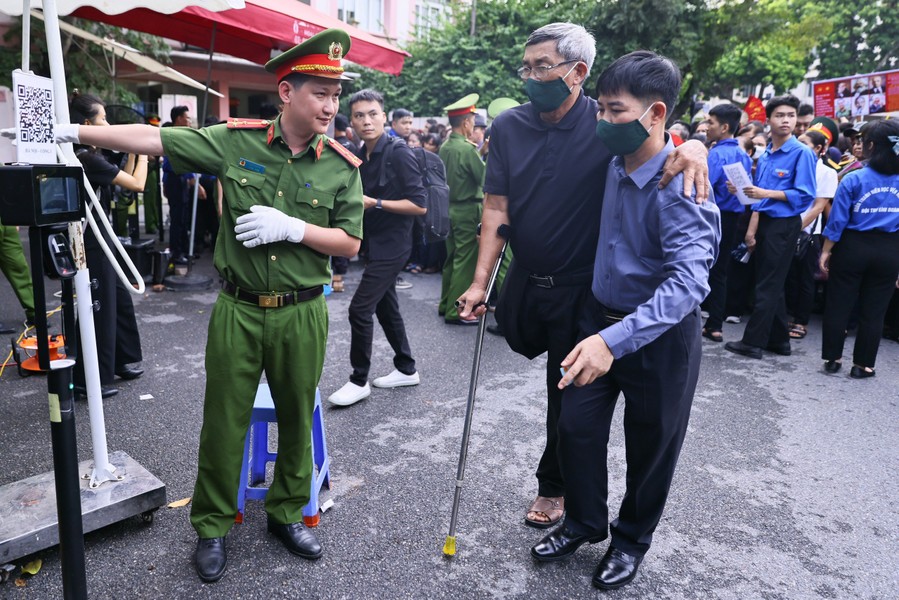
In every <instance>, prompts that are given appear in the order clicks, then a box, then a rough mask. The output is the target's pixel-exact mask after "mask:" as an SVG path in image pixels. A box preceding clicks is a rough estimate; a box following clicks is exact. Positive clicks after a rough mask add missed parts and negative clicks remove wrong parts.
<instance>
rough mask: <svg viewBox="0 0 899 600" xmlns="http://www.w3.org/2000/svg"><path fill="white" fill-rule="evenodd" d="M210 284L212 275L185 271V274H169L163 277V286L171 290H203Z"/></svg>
mask: <svg viewBox="0 0 899 600" xmlns="http://www.w3.org/2000/svg"><path fill="white" fill-rule="evenodd" d="M211 285H212V277H207V276H206V275H199V274H197V273H187V274H186V275H169V276H168V277H166V278H165V287H166V289H169V290H171V291H173V292H187V291H193V290H205V289H207V288H209V286H211Z"/></svg>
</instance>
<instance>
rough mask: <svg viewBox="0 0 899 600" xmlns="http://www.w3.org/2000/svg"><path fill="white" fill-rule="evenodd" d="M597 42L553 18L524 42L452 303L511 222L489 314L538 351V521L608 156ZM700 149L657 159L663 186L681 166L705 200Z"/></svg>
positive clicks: (557, 492)
mask: <svg viewBox="0 0 899 600" xmlns="http://www.w3.org/2000/svg"><path fill="white" fill-rule="evenodd" d="M595 56H596V43H595V41H594V39H593V36H592V35H590V34H589V33H588V32H587V31H586V30H585V29H584V28H583V27H582V26H580V25H574V24H571V23H552V24H550V25H545V26H544V27H541V28H540V29H537V30H536V31H534V32H533V33H532V34H531V35H530V36H529V37H528V40H527V42H526V44H525V51H524V57H523V58H522V66H521V68H520V69H519V70H518V74H519V75H520V76H521V78H522V80H523V81H524V82H525V92H526V93H527V95H528V98H529V99H530V102H528V103H527V104H523V105H521V106H517V107H514V108H510V109H508V110H506V111H504V112H503V113H502V114H501V115H499V116H498V117H497V118H496V119H495V120H494V121H493V125H492V128H491V135H490V160H488V161H487V176H486V181H485V183H484V193H485V195H484V214H483V217H482V229H481V232H482V233H481V242H480V250H479V253H478V264H477V268H476V271H475V277H474V280H473V282H472V284H471V287H470V288H469V289H468V291H466V292H465V294H463V295H462V296H461V297H460V298H459V301H460V302H462V303H463V304H464V308H462V309H460V310H459V313H460V316H461V317H462V318H465V317H468V316H470V315H472V314H474V315H480V314H483V313H484V311H485V308H484V307H483V306H478V305H479V303H481V302H482V301H483V300H484V293H485V287H486V284H487V280H488V279H489V276H490V272H491V270H492V268H493V265H494V263H495V262H496V258H497V257H498V256H499V251H500V248H501V247H502V240H501V239H500V238H499V236H498V235H497V230H498V228H499V226H500V225H502V224H510V225H511V229H512V236H511V240H510V245H511V246H512V249H513V250H514V252H515V259H514V260H513V262H512V265H511V266H510V268H509V272H508V275H507V276H506V280H505V282H504V283H503V289H502V293H501V295H500V300H499V305H498V306H497V312H496V315H497V322H498V323H499V325H500V326H501V327H502V329H503V331H504V333H505V334H506V341H507V342H508V343H509V346H510V347H511V348H512V349H513V350H515V351H516V352H518V353H519V354H523V355H524V356H527V357H528V358H534V357H536V356H538V355H540V354H542V353H544V352H546V353H547V363H546V390H547V398H548V409H547V416H546V448H545V449H544V451H543V456H542V457H541V459H540V464H539V465H538V467H537V473H536V475H537V484H538V488H537V498H536V500H534V502H533V503H532V504H531V505H530V507H529V508H528V511H527V515H526V517H525V523H526V524H527V525H530V526H532V527H537V528H541V529H545V528H548V527H551V526H553V525H555V524H556V523H558V522H559V521H560V520H561V519H562V516H563V514H564V506H565V505H564V496H565V483H564V481H563V478H562V473H561V469H560V466H559V457H558V448H557V446H558V433H557V424H558V419H559V412H560V410H561V402H562V392H561V390H559V389H558V387H557V386H558V383H559V380H560V379H561V377H562V376H561V374H560V371H559V369H560V363H561V362H562V359H564V358H565V356H566V355H567V354H568V353H569V352H570V351H571V350H572V348H574V346H575V343H576V341H577V333H578V332H577V320H578V317H579V316H580V313H581V308H582V305H583V303H584V300H585V298H587V297H588V296H589V294H590V283H591V281H592V278H593V262H594V258H595V254H596V244H597V240H598V237H599V219H600V214H601V212H602V193H603V189H604V187H605V177H606V171H607V170H608V166H609V162H610V160H611V158H612V157H611V154H610V153H609V152H608V150H607V149H606V148H605V147H604V146H603V145H602V143H601V142H599V140H597V138H596V136H595V134H594V131H595V128H596V113H597V110H598V105H597V103H596V101H595V100H593V99H592V98H589V97H587V96H586V94H584V92H583V90H582V88H581V86H582V85H583V84H584V81H586V79H587V76H588V75H589V73H590V67H591V66H592V65H593V59H594V58H595ZM707 156H708V152H707V151H706V149H705V147H704V146H703V145H702V144H701V143H700V142H688V143H687V144H684V145H683V146H681V147H680V148H678V149H677V150H675V151H674V152H673V153H672V154H671V155H670V156H669V159H668V161H667V162H666V170H665V175H664V177H663V178H662V182H661V184H662V185H665V184H667V183H668V181H670V179H671V177H673V176H674V175H675V174H676V173H677V172H681V171H683V172H684V188H685V193H688V192H689V191H691V190H692V188H693V185H694V179H695V180H696V182H697V183H696V188H697V198H699V199H701V200H705V199H706V198H707V197H708V180H707V174H708V168H707V165H706V158H707Z"/></svg>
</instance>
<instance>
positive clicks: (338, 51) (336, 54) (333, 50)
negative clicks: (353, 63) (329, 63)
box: [328, 42, 343, 60]
mask: <svg viewBox="0 0 899 600" xmlns="http://www.w3.org/2000/svg"><path fill="white" fill-rule="evenodd" d="M342 58H343V46H341V45H340V42H331V45H330V46H328V60H340V59H342Z"/></svg>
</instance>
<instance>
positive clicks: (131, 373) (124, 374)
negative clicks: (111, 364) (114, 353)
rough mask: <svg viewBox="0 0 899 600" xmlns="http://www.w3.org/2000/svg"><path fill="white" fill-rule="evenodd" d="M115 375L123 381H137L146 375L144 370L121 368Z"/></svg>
mask: <svg viewBox="0 0 899 600" xmlns="http://www.w3.org/2000/svg"><path fill="white" fill-rule="evenodd" d="M115 374H116V375H118V376H119V377H121V378H122V379H137V378H138V377H140V376H141V375H143V374H144V370H143V369H136V368H134V367H121V368H120V369H118V370H117V371H116V372H115Z"/></svg>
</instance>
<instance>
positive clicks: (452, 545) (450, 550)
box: [443, 535, 456, 556]
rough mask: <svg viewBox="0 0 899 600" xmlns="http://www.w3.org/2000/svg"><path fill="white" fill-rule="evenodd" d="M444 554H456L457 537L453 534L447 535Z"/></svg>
mask: <svg viewBox="0 0 899 600" xmlns="http://www.w3.org/2000/svg"><path fill="white" fill-rule="evenodd" d="M443 554H444V556H455V555H456V537H455V536H452V535H448V536H446V542H445V543H444V544H443Z"/></svg>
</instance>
